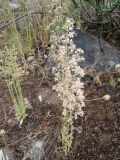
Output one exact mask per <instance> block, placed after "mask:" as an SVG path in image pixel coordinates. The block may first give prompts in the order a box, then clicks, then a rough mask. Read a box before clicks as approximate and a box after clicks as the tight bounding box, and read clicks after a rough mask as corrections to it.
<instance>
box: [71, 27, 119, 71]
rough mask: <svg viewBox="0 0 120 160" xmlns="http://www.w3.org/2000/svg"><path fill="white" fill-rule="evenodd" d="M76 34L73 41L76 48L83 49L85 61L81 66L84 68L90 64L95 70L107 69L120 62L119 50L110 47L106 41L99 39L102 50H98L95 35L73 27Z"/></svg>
mask: <svg viewBox="0 0 120 160" xmlns="http://www.w3.org/2000/svg"><path fill="white" fill-rule="evenodd" d="M75 32H76V34H77V35H76V36H75V38H74V43H75V44H76V46H77V48H81V49H83V50H84V56H85V61H84V62H82V64H81V66H82V67H84V68H86V67H89V66H92V67H94V68H95V69H96V71H98V72H99V71H103V72H106V71H109V70H110V69H111V68H113V67H114V66H115V65H116V64H118V63H120V51H119V50H117V49H116V48H114V47H111V46H110V45H109V44H108V43H107V42H106V41H104V40H103V39H102V40H101V43H102V47H103V51H101V50H100V46H99V40H98V38H97V37H95V36H93V35H91V34H89V33H86V32H82V31H80V30H79V29H75Z"/></svg>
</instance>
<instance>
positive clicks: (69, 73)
mask: <svg viewBox="0 0 120 160" xmlns="http://www.w3.org/2000/svg"><path fill="white" fill-rule="evenodd" d="M73 30H74V21H73V19H72V18H67V19H66V23H65V24H64V26H63V27H62V33H61V34H60V35H55V34H53V35H52V37H51V47H50V53H51V55H52V58H53V59H54V62H55V64H56V65H55V67H53V69H52V71H53V74H54V77H55V78H54V79H55V82H56V85H55V86H54V87H53V89H54V90H56V91H57V93H58V96H59V98H60V100H61V101H62V102H63V113H62V114H63V121H62V128H61V140H62V145H63V149H64V151H65V154H66V155H67V153H68V151H69V150H70V148H71V145H72V139H73V130H74V126H73V120H74V119H77V118H78V116H83V114H84V112H83V107H84V106H85V103H84V93H83V89H84V83H83V82H82V81H81V78H82V77H83V76H84V70H83V68H81V67H80V65H79V63H80V62H81V61H83V60H84V58H83V50H82V49H81V48H78V49H77V48H76V46H75V44H74V43H73V37H74V36H75V32H74V31H73Z"/></svg>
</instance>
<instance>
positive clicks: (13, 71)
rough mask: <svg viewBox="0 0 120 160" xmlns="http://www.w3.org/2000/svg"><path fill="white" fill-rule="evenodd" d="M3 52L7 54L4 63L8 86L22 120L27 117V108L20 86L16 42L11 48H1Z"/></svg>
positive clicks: (18, 115)
mask: <svg viewBox="0 0 120 160" xmlns="http://www.w3.org/2000/svg"><path fill="white" fill-rule="evenodd" d="M1 54H4V55H5V59H4V63H3V64H2V69H3V72H4V75H5V82H6V84H7V86H8V89H9V92H10V95H11V98H12V101H13V104H14V107H15V111H16V116H17V118H18V119H19V120H21V119H24V118H25V117H26V109H25V105H24V98H23V96H22V90H21V86H20V79H19V77H20V71H19V67H18V64H17V48H16V46H15V45H14V44H13V45H12V46H11V47H10V48H9V47H8V46H5V47H4V49H3V50H1Z"/></svg>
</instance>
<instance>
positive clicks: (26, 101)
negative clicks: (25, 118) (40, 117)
mask: <svg viewBox="0 0 120 160" xmlns="http://www.w3.org/2000/svg"><path fill="white" fill-rule="evenodd" d="M24 103H25V107H26V108H28V109H32V106H31V104H30V102H29V100H28V98H27V97H25V98H24Z"/></svg>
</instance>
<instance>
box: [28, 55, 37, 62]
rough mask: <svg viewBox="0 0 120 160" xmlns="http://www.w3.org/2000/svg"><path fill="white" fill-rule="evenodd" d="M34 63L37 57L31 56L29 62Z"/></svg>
mask: <svg viewBox="0 0 120 160" xmlns="http://www.w3.org/2000/svg"><path fill="white" fill-rule="evenodd" d="M33 61H35V57H34V56H29V57H28V58H27V62H29V63H32V62H33Z"/></svg>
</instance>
